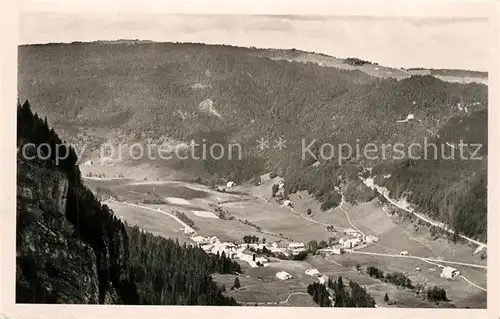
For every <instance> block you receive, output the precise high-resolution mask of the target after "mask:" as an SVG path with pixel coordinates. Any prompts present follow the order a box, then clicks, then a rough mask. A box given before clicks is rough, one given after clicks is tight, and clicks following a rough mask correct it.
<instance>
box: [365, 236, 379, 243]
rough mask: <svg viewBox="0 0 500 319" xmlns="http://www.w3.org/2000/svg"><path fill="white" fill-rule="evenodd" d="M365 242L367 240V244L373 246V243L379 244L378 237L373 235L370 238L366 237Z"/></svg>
mask: <svg viewBox="0 0 500 319" xmlns="http://www.w3.org/2000/svg"><path fill="white" fill-rule="evenodd" d="M365 240H366V242H367V243H368V244H372V243H376V242H378V237H376V236H373V235H368V236H366V239H365Z"/></svg>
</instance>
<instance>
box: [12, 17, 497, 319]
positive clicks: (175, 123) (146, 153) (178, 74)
mask: <svg viewBox="0 0 500 319" xmlns="http://www.w3.org/2000/svg"><path fill="white" fill-rule="evenodd" d="M17 23H18V47H17V61H18V64H17V103H16V101H12V103H11V104H12V107H13V106H14V103H16V107H17V123H16V124H15V127H16V132H17V155H16V167H17V169H16V172H17V177H16V179H17V188H16V199H15V201H16V205H15V206H16V210H15V212H16V215H15V216H16V217H15V223H16V225H15V229H16V238H15V252H16V254H15V292H13V294H15V303H16V304H62V305H65V304H66V305H68V304H94V305H97V304H99V305H141V306H148V305H156V306H239V307H331V308H429V309H438V308H439V309H443V308H444V309H450V308H460V309H486V308H487V299H488V291H487V290H488V288H490V287H488V285H487V277H488V271H487V262H488V238H487V237H488V236H487V232H488V199H487V197H488V196H487V191H488V181H489V180H488V165H487V164H488V109H489V103H488V84H489V77H488V75H489V70H490V43H489V42H488V40H487V34H488V33H489V32H490V27H489V23H490V22H489V17H488V16H485V15H483V16H481V15H476V14H474V12H470V16H456V17H455V16H453V15H452V14H451V12H450V15H449V16H445V15H443V16H403V15H402V16H380V15H377V16H375V15H374V16H370V15H342V14H339V15H336V14H334V13H332V14H323V15H319V14H317V15H312V14H305V13H304V14H264V13H262V14H245V13H240V14H215V13H207V14H201V13H198V14H188V13H162V12H116V13H113V12H99V11H97V10H95V11H94V12H76V11H73V12H60V11H43V12H42V11H32V12H22V13H20V14H19V18H18V22H17ZM12 214H14V213H12ZM490 302H491V300H490ZM160 309H163V308H160ZM165 311H166V312H165V313H168V307H167V308H166V310H165ZM332 314H333V313H332ZM75 315H78V314H76V313H75Z"/></svg>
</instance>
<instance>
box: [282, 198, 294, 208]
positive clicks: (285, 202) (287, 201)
mask: <svg viewBox="0 0 500 319" xmlns="http://www.w3.org/2000/svg"><path fill="white" fill-rule="evenodd" d="M283 205H284V206H288V207H293V202H292V201H291V200H288V199H287V200H284V201H283Z"/></svg>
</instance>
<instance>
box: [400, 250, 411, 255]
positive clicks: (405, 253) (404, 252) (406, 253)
mask: <svg viewBox="0 0 500 319" xmlns="http://www.w3.org/2000/svg"><path fill="white" fill-rule="evenodd" d="M399 254H400V255H401V256H408V254H409V253H408V251H406V250H403V251H402V252H400V253H399Z"/></svg>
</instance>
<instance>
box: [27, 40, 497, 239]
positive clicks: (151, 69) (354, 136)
mask: <svg viewBox="0 0 500 319" xmlns="http://www.w3.org/2000/svg"><path fill="white" fill-rule="evenodd" d="M261 53H262V52H261V50H255V49H246V48H236V47H229V46H219V45H203V44H176V43H133V42H129V43H109V42H96V43H73V44H49V45H33V46H21V47H20V48H19V92H20V95H21V98H29V99H30V100H33V101H35V102H36V104H37V105H39V106H40V110H41V113H42V114H44V115H47V117H48V118H49V119H50V120H51V122H54V125H55V126H56V127H61V128H63V129H64V130H71V129H72V128H76V127H86V128H102V127H105V128H107V129H118V128H120V129H122V130H123V133H122V134H127V135H129V136H141V134H142V136H147V137H152V138H158V137H160V136H163V135H167V136H170V137H172V138H175V139H178V140H190V139H191V138H195V139H200V138H207V139H208V140H209V142H210V143H214V142H219V143H222V144H228V143H241V145H243V148H244V158H243V160H241V161H235V160H229V159H228V158H227V157H225V158H223V159H222V160H216V161H214V160H210V159H206V160H204V161H189V160H187V161H182V163H179V165H178V166H176V167H175V168H179V169H186V170H189V171H191V172H194V174H195V175H202V176H203V179H208V180H209V179H211V178H213V179H214V180H220V179H226V180H228V179H232V180H235V181H237V182H240V181H244V180H249V179H251V178H253V177H255V176H256V175H258V174H260V173H263V172H268V171H270V170H273V171H275V172H277V173H278V174H279V175H280V176H283V177H284V178H285V180H286V187H287V188H288V191H289V192H294V191H296V190H306V189H307V190H309V192H311V193H313V194H314V195H315V196H316V197H317V198H318V199H319V200H320V201H322V202H323V203H324V205H323V208H324V209H328V208H329V207H332V206H335V205H336V204H337V203H338V202H339V200H340V195H339V192H338V190H337V189H336V187H337V186H338V187H340V186H342V185H345V184H349V183H350V184H351V186H353V187H357V186H359V185H358V183H359V181H358V177H357V174H358V173H360V172H361V171H362V170H363V168H366V167H373V166H375V171H377V172H378V174H379V175H380V174H382V173H383V174H386V173H391V172H392V173H393V175H392V176H393V177H392V178H391V179H388V180H384V181H383V183H384V184H385V185H387V187H389V188H390V190H391V192H393V193H394V194H396V195H400V194H402V193H403V192H405V191H406V192H411V194H412V195H411V197H410V200H412V201H413V202H414V203H417V204H419V205H420V204H422V207H421V208H422V209H423V210H432V212H433V214H435V217H437V218H439V219H440V220H442V221H446V222H453V223H455V224H457V226H456V228H457V229H461V228H464V226H465V225H467V224H468V223H469V221H474V222H473V223H472V224H473V225H476V226H473V227H471V228H470V230H466V229H465V228H464V229H463V230H462V229H461V231H462V232H467V233H468V235H470V236H477V237H479V238H484V237H485V236H486V232H485V221H486V211H485V210H484V209H483V206H484V205H483V204H481V203H485V202H486V198H485V196H483V195H484V194H485V190H486V179H485V178H480V176H483V174H486V173H485V172H486V160H487V148H486V147H483V149H482V154H483V156H484V159H483V161H482V162H481V161H458V162H457V161H449V160H445V161H419V162H418V163H417V164H415V163H413V164H412V165H411V167H413V168H412V170H414V169H417V168H416V167H418V170H419V171H421V172H422V173H418V172H416V173H412V172H413V171H412V170H410V169H409V166H408V165H406V164H405V163H408V162H407V161H405V159H403V160H402V161H399V160H397V161H393V160H391V156H392V154H393V152H391V151H390V150H389V151H388V152H387V153H386V155H385V159H386V160H384V159H382V158H376V159H373V160H367V159H366V158H363V156H361V157H356V156H354V155H353V156H351V157H350V158H349V159H347V160H344V161H343V162H341V163H339V161H338V158H339V154H338V153H335V156H334V158H333V159H331V160H322V159H321V158H320V159H319V161H320V162H321V165H320V166H318V167H314V168H311V167H310V165H311V164H312V163H314V162H315V161H316V159H315V158H313V157H312V156H309V155H308V156H307V158H306V159H302V157H301V150H302V148H301V145H302V141H303V140H304V141H305V144H306V145H308V144H309V143H310V142H312V141H313V140H314V139H316V143H314V145H313V146H312V147H311V150H312V152H313V153H314V154H315V155H316V156H318V155H319V150H320V149H319V146H320V145H321V144H323V143H330V144H332V145H340V144H343V143H347V144H349V145H351V146H352V148H353V149H355V147H356V146H357V145H358V146H359V147H360V149H362V148H363V146H364V145H367V144H368V143H375V144H377V145H379V146H380V145H383V144H392V145H394V144H395V143H402V144H404V145H409V144H411V143H415V142H416V143H423V140H424V138H428V139H430V140H433V141H436V142H438V143H444V144H446V143H458V142H459V140H460V139H462V138H463V139H467V140H469V141H470V143H482V142H484V141H486V135H487V134H486V132H487V131H486V130H485V128H486V127H487V117H486V115H487V107H488V98H487V90H488V88H487V86H485V85H482V84H459V83H448V82H444V81H441V80H439V79H437V78H435V77H433V76H430V75H427V76H412V77H410V78H406V79H402V80H399V81H397V80H395V79H391V78H388V79H380V78H374V77H371V76H368V75H367V74H366V73H363V72H360V71H348V70H340V69H336V68H332V67H322V66H319V65H318V64H315V63H299V62H288V61H284V60H279V61H275V60H272V59H270V58H266V57H262V55H264V54H261ZM291 54H292V55H293V52H292V53H291ZM68 92H71V94H68ZM464 106H468V109H467V111H464V110H463V108H464ZM410 114H412V115H413V119H412V120H408V121H405V122H402V120H404V119H405V118H407V116H408V115H410ZM461 121H462V122H461ZM465 122H466V123H468V124H467V125H464V123H465ZM433 132H434V133H433ZM436 133H439V134H440V135H439V136H440V138H438V139H436V138H435V137H434V136H435V135H434V134H436ZM280 136H282V137H283V138H284V139H285V140H286V141H287V147H286V149H284V150H281V151H280V150H276V149H274V148H272V147H271V148H269V149H267V150H265V151H264V152H259V151H258V150H257V149H256V147H255V146H256V140H258V139H260V138H261V137H264V138H266V139H269V140H270V141H271V143H272V141H273V140H274V139H278V137H280ZM198 142H199V141H198ZM335 152H337V150H336V149H335ZM344 155H345V154H344ZM376 167H379V168H376ZM384 170H387V172H384ZM431 172H432V173H431ZM481 172H484V173H481ZM383 174H382V175H383ZM472 174H475V175H472ZM397 176H401V179H400V178H399V177H397ZM403 176H407V177H404V178H403ZM409 176H413V177H411V183H410V182H409V179H410V177H409ZM484 176H485V175H484ZM195 177H196V176H195ZM325 177H327V178H325ZM438 181H440V182H438ZM424 185H425V186H424ZM471 185H477V187H475V186H471ZM437 188H439V192H436V191H435V190H436V189H437ZM419 189H420V190H419ZM457 189H458V191H457ZM437 193H440V194H441V195H439V196H438V195H436V194H437ZM444 194H446V196H445V195H444ZM364 197H367V196H364ZM431 197H433V199H430V198H431ZM367 198H369V196H368V197H367ZM443 198H446V200H444V201H443V200H442V199H443ZM459 215H460V216H471V217H470V218H465V219H462V218H459V217H458V216H459ZM459 220H464V222H460V221H459ZM461 223H464V224H463V225H461ZM460 225H461V226H460Z"/></svg>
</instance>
